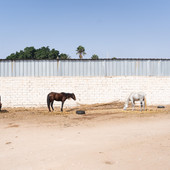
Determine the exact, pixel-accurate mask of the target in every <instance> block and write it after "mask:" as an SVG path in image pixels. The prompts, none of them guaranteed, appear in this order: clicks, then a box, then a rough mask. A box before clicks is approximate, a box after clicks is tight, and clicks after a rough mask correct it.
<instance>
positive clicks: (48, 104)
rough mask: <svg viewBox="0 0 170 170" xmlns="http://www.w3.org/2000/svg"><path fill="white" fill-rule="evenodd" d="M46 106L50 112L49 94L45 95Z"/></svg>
mask: <svg viewBox="0 0 170 170" xmlns="http://www.w3.org/2000/svg"><path fill="white" fill-rule="evenodd" d="M47 106H48V109H49V111H50V95H49V94H48V95H47Z"/></svg>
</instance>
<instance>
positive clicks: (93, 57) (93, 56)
mask: <svg viewBox="0 0 170 170" xmlns="http://www.w3.org/2000/svg"><path fill="white" fill-rule="evenodd" d="M91 59H92V60H98V59H99V57H98V55H96V54H93V55H92V57H91Z"/></svg>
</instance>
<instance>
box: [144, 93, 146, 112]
mask: <svg viewBox="0 0 170 170" xmlns="http://www.w3.org/2000/svg"><path fill="white" fill-rule="evenodd" d="M144 103H145V109H146V110H147V104H146V97H145V96H144Z"/></svg>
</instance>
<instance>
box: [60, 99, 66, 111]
mask: <svg viewBox="0 0 170 170" xmlns="http://www.w3.org/2000/svg"><path fill="white" fill-rule="evenodd" d="M64 102H65V101H62V103H61V112H63V106H64Z"/></svg>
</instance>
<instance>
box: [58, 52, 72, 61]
mask: <svg viewBox="0 0 170 170" xmlns="http://www.w3.org/2000/svg"><path fill="white" fill-rule="evenodd" d="M60 59H62V60H66V59H70V57H69V56H68V55H67V54H64V53H61V54H60Z"/></svg>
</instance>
